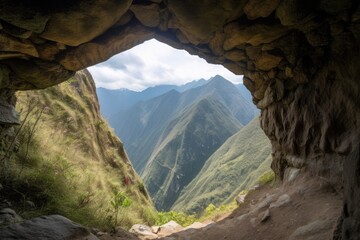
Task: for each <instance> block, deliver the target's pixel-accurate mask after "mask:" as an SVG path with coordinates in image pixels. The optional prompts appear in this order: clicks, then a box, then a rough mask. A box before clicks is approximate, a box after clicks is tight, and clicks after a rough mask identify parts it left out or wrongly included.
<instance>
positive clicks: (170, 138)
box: [142, 96, 241, 210]
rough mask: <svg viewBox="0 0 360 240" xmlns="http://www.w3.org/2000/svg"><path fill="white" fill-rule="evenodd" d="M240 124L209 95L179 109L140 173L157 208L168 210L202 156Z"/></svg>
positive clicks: (192, 175)
mask: <svg viewBox="0 0 360 240" xmlns="http://www.w3.org/2000/svg"><path fill="white" fill-rule="evenodd" d="M240 127H241V125H240V123H239V122H238V121H237V119H236V118H235V117H234V116H233V115H232V114H231V112H230V111H229V110H228V109H227V108H226V106H224V105H223V104H222V103H221V102H219V101H217V100H216V98H214V97H211V96H208V97H207V98H204V99H202V100H200V101H199V102H196V103H194V104H193V105H192V106H190V107H189V108H188V109H185V110H184V111H183V112H182V113H180V114H179V117H178V118H177V119H174V120H173V121H172V122H171V123H170V124H169V126H168V128H167V129H166V130H165V131H164V134H163V136H164V138H163V139H162V141H161V143H160V144H159V146H157V147H156V148H155V150H154V151H153V153H152V156H151V157H150V160H149V161H148V164H147V166H146V168H145V171H144V173H143V175H142V177H143V179H144V182H145V184H146V185H147V187H148V190H149V192H150V194H151V196H152V198H153V201H154V203H155V206H156V207H157V209H161V210H169V209H170V208H171V206H172V204H173V203H174V202H175V200H176V199H177V197H178V195H179V194H180V192H181V190H182V189H183V188H184V186H186V185H187V184H188V183H189V182H190V181H191V180H192V179H193V178H194V177H195V176H196V175H197V174H198V172H199V171H200V170H201V168H202V167H203V165H204V163H205V160H206V159H207V158H208V157H209V156H210V155H211V154H212V153H213V152H214V151H215V150H216V149H217V148H218V147H219V146H220V145H221V144H222V143H223V142H224V141H225V140H226V139H227V138H228V137H230V136H231V135H232V134H233V133H234V132H236V131H237V130H239V128H240Z"/></svg>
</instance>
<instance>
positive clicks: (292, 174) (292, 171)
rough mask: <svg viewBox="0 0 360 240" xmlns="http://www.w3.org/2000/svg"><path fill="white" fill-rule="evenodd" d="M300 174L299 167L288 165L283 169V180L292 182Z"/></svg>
mask: <svg viewBox="0 0 360 240" xmlns="http://www.w3.org/2000/svg"><path fill="white" fill-rule="evenodd" d="M299 174H300V169H299V168H293V167H288V168H286V170H285V173H284V181H285V182H292V181H294V180H295V178H296V177H297V176H298V175H299Z"/></svg>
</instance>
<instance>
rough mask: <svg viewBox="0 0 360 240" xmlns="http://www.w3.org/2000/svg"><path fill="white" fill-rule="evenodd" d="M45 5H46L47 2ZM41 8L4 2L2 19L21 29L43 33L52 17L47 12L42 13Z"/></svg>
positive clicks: (1, 13) (0, 15) (31, 4)
mask: <svg viewBox="0 0 360 240" xmlns="http://www.w3.org/2000/svg"><path fill="white" fill-rule="evenodd" d="M44 3H45V4H46V2H44ZM50 5H51V4H50ZM42 7H44V9H47V8H48V7H49V6H44V5H43V6H42ZM40 8H41V6H38V5H36V4H33V3H31V2H22V4H18V3H16V2H13V1H11V0H3V1H1V7H0V19H2V20H4V21H5V22H7V23H9V24H12V25H14V26H17V27H19V28H22V29H26V30H29V31H32V32H35V33H41V32H42V31H43V30H44V29H45V26H46V24H47V22H48V20H49V18H50V15H49V14H47V13H46V11H41V9H40ZM48 9H49V8H48ZM18 13H21V14H18Z"/></svg>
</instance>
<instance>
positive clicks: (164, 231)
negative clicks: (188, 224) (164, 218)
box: [159, 220, 184, 236]
mask: <svg viewBox="0 0 360 240" xmlns="http://www.w3.org/2000/svg"><path fill="white" fill-rule="evenodd" d="M183 229H184V228H183V226H181V225H180V224H178V223H177V222H175V221H173V220H171V221H170V222H168V223H166V224H164V225H161V226H160V232H159V234H161V235H162V236H164V235H170V234H171V233H174V232H179V231H181V230H183Z"/></svg>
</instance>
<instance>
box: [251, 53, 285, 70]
mask: <svg viewBox="0 0 360 240" xmlns="http://www.w3.org/2000/svg"><path fill="white" fill-rule="evenodd" d="M282 59H283V58H282V57H279V56H275V55H271V54H269V53H267V52H263V53H262V54H261V55H260V56H259V58H257V59H256V61H255V66H256V68H258V69H260V70H263V71H269V70H271V69H273V68H275V67H276V66H278V65H279V63H280V62H281V60H282Z"/></svg>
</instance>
